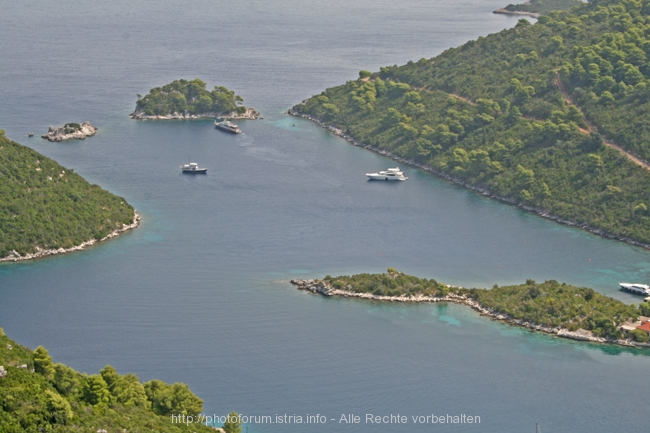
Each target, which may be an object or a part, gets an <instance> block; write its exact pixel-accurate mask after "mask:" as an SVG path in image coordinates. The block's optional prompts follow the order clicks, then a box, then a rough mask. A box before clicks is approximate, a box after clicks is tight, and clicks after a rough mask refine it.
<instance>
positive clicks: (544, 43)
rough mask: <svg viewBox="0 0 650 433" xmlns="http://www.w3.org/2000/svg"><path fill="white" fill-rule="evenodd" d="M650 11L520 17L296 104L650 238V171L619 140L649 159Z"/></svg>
mask: <svg viewBox="0 0 650 433" xmlns="http://www.w3.org/2000/svg"><path fill="white" fill-rule="evenodd" d="M649 13H650V1H649V0H644V1H640V0H639V1H635V0H624V1H617V0H595V1H592V2H590V3H589V4H583V5H581V6H578V7H576V8H573V9H571V10H568V11H553V12H551V13H549V14H548V15H545V16H542V17H540V18H539V20H538V22H537V23H536V24H534V25H531V24H530V23H529V22H528V21H526V20H520V21H519V23H518V24H517V25H516V26H515V27H514V28H512V29H508V30H504V31H502V32H499V33H496V34H492V35H489V36H487V37H479V38H478V40H475V41H470V42H467V43H466V44H464V45H462V46H461V47H458V48H452V49H449V50H447V51H445V52H444V53H442V54H441V55H439V56H437V57H435V58H432V59H424V58H423V59H420V60H419V61H417V62H409V63H408V64H406V65H404V66H399V67H398V66H388V67H382V68H381V70H380V71H379V72H376V73H370V72H368V71H361V72H360V77H359V79H357V80H354V81H349V82H348V83H346V84H344V85H342V86H338V87H334V88H331V89H327V90H326V91H324V92H323V93H321V94H320V95H316V96H314V97H312V98H310V99H309V100H307V101H306V102H305V103H303V104H300V105H298V106H296V107H294V109H293V112H295V113H297V114H306V115H310V116H312V117H315V118H317V119H319V120H320V121H322V122H324V123H325V124H327V125H331V126H334V127H336V128H339V129H341V130H343V131H344V132H345V133H346V134H347V135H349V136H351V137H353V138H354V139H356V140H358V141H360V142H361V143H363V144H365V145H369V146H371V147H373V148H375V149H377V150H382V151H388V152H390V153H392V154H393V155H395V156H397V157H400V158H404V159H406V160H410V161H413V162H415V163H417V164H420V165H425V166H428V167H430V168H431V169H432V170H433V171H434V172H437V173H439V174H441V175H444V176H446V177H448V178H452V179H453V180H455V181H457V182H461V183H463V184H466V185H469V186H472V187H476V188H481V189H484V190H486V192H488V193H490V194H492V195H495V196H497V197H500V198H502V199H504V200H507V201H509V202H511V203H517V204H520V205H522V206H527V207H529V208H533V209H536V210H537V211H538V212H540V213H544V214H548V215H553V216H556V217H559V218H562V219H565V220H569V221H574V222H576V223H578V224H580V225H582V226H586V227H591V228H594V229H596V230H598V231H600V232H605V233H608V234H611V235H615V236H617V237H626V238H628V239H631V240H634V241H638V242H641V243H644V244H650V171H648V170H647V169H646V168H643V167H642V166H640V165H638V164H635V163H634V162H632V161H631V160H630V158H629V155H626V154H625V153H624V152H623V151H621V150H617V149H616V148H614V147H612V142H615V144H618V145H619V146H620V147H621V148H623V149H624V150H626V151H628V152H630V153H634V154H637V155H639V156H641V157H642V158H645V159H646V160H650V114H649V113H650V86H649V85H650V80H649V77H650V64H649V63H648V56H650V37H649V36H650V17H648V14H649ZM561 89H565V90H566V92H567V93H566V95H565V94H563V93H562V91H561ZM565 96H568V97H569V99H570V100H572V101H573V102H574V103H575V105H574V104H572V103H568V102H567V98H566V97H565ZM583 114H584V116H583Z"/></svg>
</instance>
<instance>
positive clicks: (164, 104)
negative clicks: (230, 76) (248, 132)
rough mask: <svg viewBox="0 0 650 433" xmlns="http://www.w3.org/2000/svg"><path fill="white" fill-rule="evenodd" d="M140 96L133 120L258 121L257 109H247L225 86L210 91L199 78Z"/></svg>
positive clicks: (239, 98) (242, 101)
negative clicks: (217, 118)
mask: <svg viewBox="0 0 650 433" xmlns="http://www.w3.org/2000/svg"><path fill="white" fill-rule="evenodd" d="M137 96H138V101H137V102H136V106H135V111H134V112H133V113H131V114H130V116H131V118H133V119H138V120H145V119H198V118H212V117H223V118H228V119H257V118H258V117H259V113H258V112H257V110H255V109H254V108H246V107H245V106H244V105H243V103H244V99H243V98H242V97H241V96H239V95H235V92H234V91H232V90H228V89H227V88H225V87H223V86H214V89H212V91H208V90H207V89H206V83H205V82H204V81H202V80H200V79H198V78H196V79H194V80H191V81H188V80H182V79H181V80H175V81H173V82H171V83H169V84H166V85H164V86H162V87H155V88H153V89H151V91H150V92H149V93H148V94H146V95H145V96H144V97H142V96H141V95H137Z"/></svg>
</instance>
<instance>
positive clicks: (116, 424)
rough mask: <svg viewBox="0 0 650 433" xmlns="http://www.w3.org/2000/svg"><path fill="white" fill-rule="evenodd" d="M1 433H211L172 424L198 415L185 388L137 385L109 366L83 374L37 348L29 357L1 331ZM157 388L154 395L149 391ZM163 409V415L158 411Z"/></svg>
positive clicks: (197, 425)
mask: <svg viewBox="0 0 650 433" xmlns="http://www.w3.org/2000/svg"><path fill="white" fill-rule="evenodd" d="M0 365H2V366H3V368H4V369H5V370H6V372H7V375H6V376H4V377H0V431H2V432H3V433H23V432H50V431H51V432H61V433H65V432H78V431H90V430H92V431H101V430H102V429H103V430H106V431H111V432H112V431H120V432H121V431H129V432H138V431H165V432H170V433H182V432H188V433H190V432H196V433H200V432H213V431H214V429H212V427H207V426H205V425H203V424H201V423H200V422H198V423H197V422H191V423H189V425H188V423H187V422H185V421H180V419H179V420H177V421H176V422H174V420H173V419H172V418H171V416H170V415H171V414H174V415H177V416H179V415H196V414H198V413H200V412H201V411H202V410H203V401H202V400H201V399H200V398H198V397H197V396H196V395H194V394H193V393H192V392H191V391H190V390H189V388H188V386H187V385H186V384H183V383H174V384H172V385H169V384H167V383H165V382H162V381H159V380H152V381H150V382H147V383H145V384H142V383H140V381H139V379H138V376H136V375H135V374H132V373H128V374H124V375H120V374H119V373H118V372H117V371H116V370H115V368H113V367H111V366H110V365H107V366H106V367H105V368H103V369H102V370H101V371H100V372H99V374H93V375H86V374H85V373H84V374H82V373H79V372H77V371H75V370H73V369H72V368H70V367H68V366H66V365H63V364H58V363H53V361H52V357H51V356H50V355H49V353H48V351H47V350H46V349H45V348H44V347H42V346H39V347H38V348H36V350H34V351H33V352H32V351H30V350H29V349H27V348H26V347H23V346H21V345H19V344H17V343H16V342H15V341H13V340H11V339H10V338H9V337H7V336H6V335H5V334H4V332H3V331H2V329H1V328H0ZM153 383H155V388H156V390H157V391H156V393H154V394H151V393H150V392H149V390H150V389H151V388H152V384H153ZM160 407H163V408H164V410H160Z"/></svg>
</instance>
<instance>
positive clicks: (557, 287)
mask: <svg viewBox="0 0 650 433" xmlns="http://www.w3.org/2000/svg"><path fill="white" fill-rule="evenodd" d="M291 283H292V284H294V285H296V286H298V289H300V290H306V291H309V292H312V293H317V294H320V295H323V296H342V297H355V298H361V299H367V300H375V301H386V302H453V303H457V304H464V305H467V306H469V307H471V308H473V309H474V310H476V311H478V312H479V313H480V314H482V315H485V316H489V317H491V318H493V319H496V320H500V321H503V322H505V323H509V324H511V325H516V326H521V327H525V328H528V329H531V330H533V331H540V332H545V333H548V334H553V335H557V336H558V337H564V338H572V339H575V340H584V341H591V342H597V343H613V344H620V345H624V346H640V347H650V344H649V343H648V341H650V335H649V334H648V331H645V330H643V329H636V326H632V325H634V324H635V322H637V321H638V322H639V323H638V324H639V325H641V322H642V321H644V323H646V322H648V325H647V326H648V327H650V318H648V317H646V316H650V302H647V301H646V302H644V303H642V304H641V305H640V306H638V307H637V306H636V305H626V304H624V303H622V302H621V301H618V300H616V299H613V298H610V297H608V296H604V295H601V294H600V293H598V292H595V291H594V290H592V289H589V288H586V287H576V286H570V285H567V284H564V283H558V282H557V281H554V280H550V281H545V282H544V283H536V282H535V281H533V280H526V283H525V284H520V285H516V286H501V287H499V286H497V285H495V286H494V287H493V288H492V289H489V290H488V289H465V288H463V287H455V286H450V285H446V284H442V283H440V282H438V281H436V280H433V279H426V278H417V277H413V276H410V275H405V274H403V273H401V272H398V271H396V270H395V269H393V268H389V269H388V272H387V273H384V274H358V275H353V276H340V277H330V276H326V277H325V278H324V279H322V280H291Z"/></svg>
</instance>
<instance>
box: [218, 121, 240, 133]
mask: <svg viewBox="0 0 650 433" xmlns="http://www.w3.org/2000/svg"><path fill="white" fill-rule="evenodd" d="M214 127H215V128H217V129H219V130H221V131H224V132H230V133H231V134H241V129H239V128H237V129H230V128H228V127H226V126H221V125H219V124H218V123H217V124H215V125H214Z"/></svg>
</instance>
